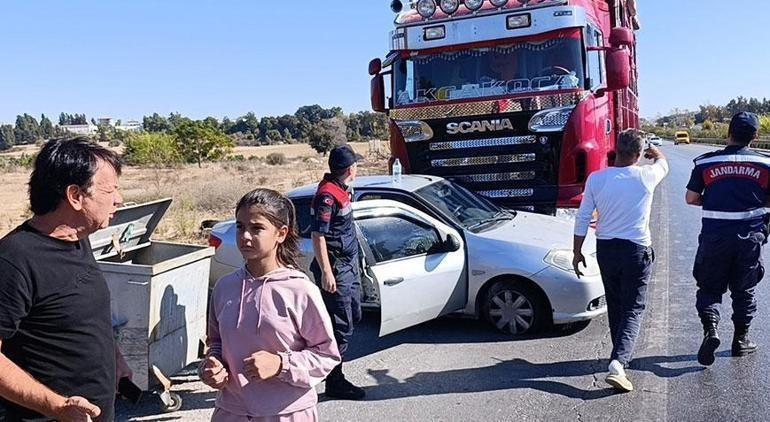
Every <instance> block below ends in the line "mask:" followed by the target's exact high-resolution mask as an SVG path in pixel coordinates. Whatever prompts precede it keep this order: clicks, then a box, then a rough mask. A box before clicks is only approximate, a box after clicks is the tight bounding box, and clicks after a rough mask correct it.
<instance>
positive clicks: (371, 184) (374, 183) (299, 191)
mask: <svg viewBox="0 0 770 422" xmlns="http://www.w3.org/2000/svg"><path fill="white" fill-rule="evenodd" d="M441 180H444V179H443V178H442V177H438V176H427V175H411V174H405V175H403V176H401V182H400V183H393V178H392V176H390V175H377V176H358V177H356V180H354V181H353V185H352V187H353V189H361V188H382V189H391V190H401V191H406V192H414V191H416V190H418V189H421V188H423V187H425V186H428V185H430V184H432V183H435V182H438V181H441ZM317 189H318V183H311V184H309V185H305V186H301V187H298V188H296V189H292V190H290V191H289V192H287V193H286V196H288V197H289V198H301V197H305V196H313V195H315V192H316V190H317Z"/></svg>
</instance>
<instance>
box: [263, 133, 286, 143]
mask: <svg viewBox="0 0 770 422" xmlns="http://www.w3.org/2000/svg"><path fill="white" fill-rule="evenodd" d="M282 140H283V135H281V132H279V131H278V130H277V129H270V130H268V131H267V133H266V134H265V141H267V143H268V144H270V145H273V144H277V143H278V142H280V141H282Z"/></svg>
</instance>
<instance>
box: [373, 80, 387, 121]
mask: <svg viewBox="0 0 770 422" xmlns="http://www.w3.org/2000/svg"><path fill="white" fill-rule="evenodd" d="M371 96H372V110H374V111H376V112H378V113H383V112H385V79H384V78H383V77H382V75H381V74H379V73H378V74H376V75H374V76H373V77H372V85H371Z"/></svg>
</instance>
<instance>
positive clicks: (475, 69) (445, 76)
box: [393, 31, 584, 106]
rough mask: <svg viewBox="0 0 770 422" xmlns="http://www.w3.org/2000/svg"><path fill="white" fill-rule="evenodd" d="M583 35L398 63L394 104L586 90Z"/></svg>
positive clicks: (396, 66) (432, 56) (472, 50)
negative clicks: (581, 37) (581, 38)
mask: <svg viewBox="0 0 770 422" xmlns="http://www.w3.org/2000/svg"><path fill="white" fill-rule="evenodd" d="M573 34H574V36H573ZM579 34H580V33H579V31H578V32H574V33H572V32H568V33H561V34H560V35H559V36H558V37H557V38H549V39H544V40H540V41H527V42H517V43H511V44H506V45H499V46H495V47H485V48H470V49H465V50H460V51H451V52H444V53H437V54H430V55H417V56H412V57H408V58H402V59H399V60H397V61H396V62H395V63H394V66H393V73H394V77H393V78H394V85H393V86H394V101H395V105H396V106H404V105H410V104H427V103H435V102H440V101H447V100H458V99H463V98H483V97H493V96H500V95H511V94H522V93H528V92H542V91H551V90H560V89H576V88H582V87H583V83H584V77H583V52H582V45H581V40H580V35H579Z"/></svg>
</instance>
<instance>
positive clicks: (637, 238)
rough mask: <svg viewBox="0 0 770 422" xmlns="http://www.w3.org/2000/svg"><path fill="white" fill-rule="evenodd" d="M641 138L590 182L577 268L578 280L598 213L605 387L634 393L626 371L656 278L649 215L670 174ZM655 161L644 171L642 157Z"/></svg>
mask: <svg viewBox="0 0 770 422" xmlns="http://www.w3.org/2000/svg"><path fill="white" fill-rule="evenodd" d="M644 148H645V142H644V138H643V135H642V133H641V132H639V131H638V130H635V129H628V130H626V131H623V132H621V133H620V135H619V136H618V140H617V144H616V147H615V153H616V158H615V164H614V166H613V167H608V168H606V169H604V170H601V171H597V172H594V173H592V174H591V175H590V176H589V177H588V180H587V181H586V187H585V193H584V195H583V201H582V202H581V203H580V209H579V210H578V214H577V217H576V219H575V243H574V258H573V261H572V265H573V267H574V269H575V273H576V274H577V275H578V277H579V276H581V275H582V273H581V272H580V268H579V264H580V263H581V262H582V263H583V266H585V265H586V264H585V258H584V257H583V254H582V252H581V250H582V247H583V242H584V241H585V237H586V233H587V232H588V226H589V224H590V222H591V218H592V216H593V213H594V211H596V212H598V221H597V223H596V239H597V241H596V258H597V260H598V261H599V269H600V270H601V275H602V281H603V283H604V291H605V295H606V299H607V317H608V319H609V325H610V336H611V338H612V354H611V355H610V365H609V374H608V375H607V378H606V381H607V383H608V384H610V385H611V386H613V387H614V388H616V389H618V390H621V391H632V390H633V388H634V387H633V384H631V381H629V380H628V377H627V376H626V373H625V368H626V367H627V366H628V363H629V362H630V361H631V355H632V353H633V349H634V343H635V342H636V338H637V337H638V336H639V329H640V327H641V322H642V313H643V312H644V308H645V306H646V303H647V284H648V283H649V281H650V277H651V275H652V262H653V261H654V260H655V253H654V251H653V250H652V239H651V236H650V227H649V223H650V210H651V208H652V197H653V192H654V191H655V187H656V186H657V185H658V184H659V183H660V182H661V181H662V180H663V178H664V177H666V174H668V163H667V162H666V158H665V157H664V156H663V154H662V153H661V152H660V150H658V149H657V148H655V147H654V146H652V145H650V146H649V147H647V149H646V150H645V149H644ZM643 154H644V156H645V157H646V158H648V159H651V160H653V161H654V163H653V164H652V165H644V166H640V165H639V160H640V159H641V157H642V155H643Z"/></svg>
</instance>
